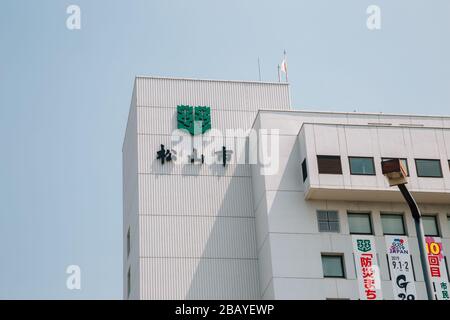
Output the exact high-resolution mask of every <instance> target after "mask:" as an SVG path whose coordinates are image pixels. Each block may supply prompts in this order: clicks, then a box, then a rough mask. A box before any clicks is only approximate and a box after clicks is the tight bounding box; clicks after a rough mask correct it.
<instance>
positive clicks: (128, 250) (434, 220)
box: [123, 77, 450, 299]
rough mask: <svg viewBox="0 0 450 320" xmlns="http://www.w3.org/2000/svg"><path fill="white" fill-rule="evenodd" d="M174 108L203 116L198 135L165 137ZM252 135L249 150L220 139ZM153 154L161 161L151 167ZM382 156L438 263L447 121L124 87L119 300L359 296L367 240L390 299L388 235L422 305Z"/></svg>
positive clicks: (198, 84) (224, 91)
mask: <svg viewBox="0 0 450 320" xmlns="http://www.w3.org/2000/svg"><path fill="white" fill-rule="evenodd" d="M180 105H183V106H193V107H196V106H208V107H210V119H211V129H210V130H207V131H206V132H204V133H203V134H201V132H200V133H199V134H195V135H191V134H189V133H186V132H181V131H180V130H177V127H179V126H180V123H179V121H178V122H177V119H178V118H177V117H179V116H177V106H180ZM188 110H191V109H188ZM179 112H181V111H180V110H179ZM189 112H191V111H189ZM191 115H192V114H191ZM194 118H195V116H194ZM178 120H179V119H178ZM205 123H206V122H203V124H205ZM251 128H252V129H253V131H252V132H256V133H257V137H258V139H257V140H255V139H253V138H254V137H255V136H253V135H252V134H253V133H252V134H250V138H249V136H247V137H245V136H242V137H234V134H233V133H230V132H226V129H243V130H248V129H251ZM222 135H224V137H222ZM230 137H232V138H230ZM211 141H215V143H211ZM217 141H219V143H217ZM255 141H256V143H255ZM191 142H192V144H193V145H191V144H190V143H191ZM161 145H163V146H164V148H165V150H169V151H171V154H172V157H173V159H172V161H167V160H169V159H166V161H165V162H164V163H162V161H161V160H162V159H157V152H158V151H160V150H161V147H162V146H161ZM222 146H224V147H226V150H230V151H232V153H230V154H229V158H228V157H225V158H226V161H225V165H224V164H223V160H224V159H223V157H222V156H221V154H220V151H221V150H222ZM193 148H195V149H196V151H197V154H196V155H195V154H194V153H195V152H194V151H193ZM175 152H176V154H175ZM201 154H204V155H207V154H212V155H213V156H214V157H216V158H217V159H216V160H217V161H216V163H213V164H210V163H209V160H208V159H209V158H205V160H204V163H202V161H201V158H202V157H201ZM255 154H259V156H258V158H257V159H256V161H255V158H254V157H253V156H254V155H255ZM189 156H191V158H189ZM192 157H194V160H193V161H194V163H190V161H189V160H186V159H192ZM163 158H165V156H163ZM385 158H400V159H402V161H403V162H404V163H405V164H407V167H408V171H409V175H410V176H409V183H408V188H409V189H410V190H411V191H412V192H413V194H414V196H415V198H416V200H417V201H418V203H419V205H420V207H421V210H422V213H423V214H424V215H426V218H424V227H425V232H426V234H427V235H429V236H433V237H434V238H432V239H435V241H436V242H437V243H441V245H440V247H439V248H440V249H442V250H443V251H442V252H444V254H445V252H446V251H447V252H448V251H450V226H449V223H450V222H449V215H450V170H449V159H450V117H439V116H413V115H392V114H389V115H386V114H367V113H364V114H363V113H355V112H351V113H337V112H306V111H296V110H293V109H291V106H290V99H289V87H288V85H287V84H285V83H264V82H244V81H215V80H192V79H173V78H155V77H137V78H136V81H135V86H134V90H133V95H132V101H131V108H130V114H129V119H128V125H127V130H126V134H125V141H124V146H123V178H124V184H123V185H124V191H123V192H124V219H123V234H124V264H123V269H124V271H123V273H124V298H125V299H359V298H363V297H362V296H361V293H360V292H359V288H361V287H363V282H362V281H363V278H362V277H359V278H358V277H357V273H358V272H361V270H360V267H361V266H359V265H357V264H355V261H356V260H357V259H358V258H357V259H354V258H355V257H356V256H355V248H354V246H353V244H352V237H353V238H355V234H357V235H358V236H356V237H359V235H360V234H364V235H366V234H368V235H369V238H372V239H373V240H371V241H372V242H373V244H374V245H376V252H373V253H374V257H373V264H374V265H377V266H378V267H379V269H377V270H375V274H376V271H378V270H379V273H378V275H379V279H380V282H378V281H376V284H377V289H376V292H377V298H383V299H394V298H397V299H398V298H399V297H398V295H397V293H398V292H397V293H396V294H395V296H394V289H395V288H394V287H395V281H394V283H393V282H391V279H390V278H391V276H392V272H397V271H395V270H393V269H392V266H390V265H388V257H387V248H386V241H385V235H387V234H394V235H396V237H397V236H398V237H397V238H399V239H400V238H401V239H404V240H405V241H406V240H407V242H408V243H409V252H408V254H407V255H406V256H408V255H410V256H411V258H412V266H409V264H408V265H407V266H406V269H408V270H409V272H410V273H409V277H410V278H409V280H411V281H410V282H412V283H414V284H413V286H415V290H413V291H415V293H416V294H415V293H414V294H413V295H414V296H415V298H416V299H425V298H426V291H425V286H424V282H423V275H422V269H421V265H420V257H419V253H418V246H417V238H416V233H415V229H414V222H413V219H412V217H411V214H410V211H409V209H408V207H407V205H406V204H405V202H404V200H403V198H402V197H401V195H400V192H399V191H398V189H396V188H391V187H389V185H388V183H387V181H386V179H385V177H384V176H383V175H382V173H381V161H382V160H383V159H385ZM185 160H186V161H185ZM363 238H364V236H363ZM402 241H403V240H402ZM433 241H434V240H433ZM439 254H440V253H439ZM440 257H441V256H440ZM442 258H443V259H442V260H441V258H439V267H440V270H439V272H440V273H441V274H440V276H441V278H440V279H441V280H442V281H441V282H439V284H440V283H443V285H442V286H443V287H442V288H437V289H438V290H440V289H442V290H444V291H445V288H444V286H445V284H446V285H448V279H447V276H448V275H447V273H448V272H447V269H448V268H446V267H445V265H446V259H444V256H442ZM433 261H434V260H433ZM432 263H433V262H431V264H432ZM404 267H405V266H404ZM429 267H432V266H431V265H430V266H429ZM408 270H407V271H408ZM366 271H367V270H366ZM360 275H361V274H360ZM412 277H414V279H412ZM378 283H379V284H380V286H378ZM437 284H438V283H436V284H435V285H437ZM409 288H411V284H410V285H409ZM405 290H406V289H405ZM408 290H410V289H408ZM442 290H441V291H442ZM363 291H364V290H363ZM405 292H406V291H405ZM442 292H443V291H442ZM442 292H441V293H440V294H441V295H442ZM409 293H410V292H409ZM409 293H407V294H406V296H405V297H406V298H407V296H408V295H409Z"/></svg>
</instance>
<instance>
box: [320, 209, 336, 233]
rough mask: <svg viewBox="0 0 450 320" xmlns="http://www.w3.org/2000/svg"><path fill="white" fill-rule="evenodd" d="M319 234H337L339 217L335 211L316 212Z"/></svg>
mask: <svg viewBox="0 0 450 320" xmlns="http://www.w3.org/2000/svg"><path fill="white" fill-rule="evenodd" d="M317 221H318V223H319V232H339V230H340V228H339V215H338V212H337V211H327V210H319V211H317Z"/></svg>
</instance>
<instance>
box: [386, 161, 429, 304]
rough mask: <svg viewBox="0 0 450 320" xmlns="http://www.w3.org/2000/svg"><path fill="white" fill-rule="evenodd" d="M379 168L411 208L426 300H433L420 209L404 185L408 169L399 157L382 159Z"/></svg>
mask: <svg viewBox="0 0 450 320" xmlns="http://www.w3.org/2000/svg"><path fill="white" fill-rule="evenodd" d="M381 168H382V170H383V174H384V175H385V176H386V177H387V178H388V180H389V185H390V186H391V187H392V186H397V187H398V188H399V189H400V192H401V193H402V195H403V198H405V200H406V203H407V204H408V206H409V208H410V209H411V214H412V217H413V218H414V224H415V226H416V233H417V242H418V245H419V252H420V262H421V265H422V272H423V279H424V281H425V287H426V289H427V296H428V300H434V295H433V288H432V281H431V272H430V268H429V266H428V254H427V248H426V242H425V235H424V232H423V225H422V215H421V213H420V209H419V206H418V205H417V203H416V200H414V197H413V196H412V194H411V192H409V190H408V188H407V187H406V184H407V183H408V179H407V177H408V171H407V169H406V167H405V166H404V165H403V164H402V162H401V161H400V159H391V160H385V161H382V162H381Z"/></svg>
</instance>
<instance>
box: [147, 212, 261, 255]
mask: <svg viewBox="0 0 450 320" xmlns="http://www.w3.org/2000/svg"><path fill="white" fill-rule="evenodd" d="M139 224H140V234H141V235H142V236H141V245H140V247H141V256H143V257H185V258H200V257H201V258H237V259H240V258H243V259H245V258H253V259H256V241H255V221H254V218H234V217H233V218H232V217H198V216H197V217H192V216H149V215H146V216H142V215H141V216H140V223H139Z"/></svg>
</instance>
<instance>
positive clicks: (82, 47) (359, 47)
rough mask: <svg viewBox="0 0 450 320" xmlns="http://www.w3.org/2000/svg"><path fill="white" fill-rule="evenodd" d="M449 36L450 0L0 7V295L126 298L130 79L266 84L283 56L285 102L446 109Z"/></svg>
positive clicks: (134, 1) (19, 1) (13, 1)
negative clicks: (70, 280)
mask: <svg viewBox="0 0 450 320" xmlns="http://www.w3.org/2000/svg"><path fill="white" fill-rule="evenodd" d="M70 4H77V5H79V6H80V7H81V10H82V29H81V30H79V31H69V30H68V29H66V25H65V22H66V18H67V14H66V8H67V6H68V5H70ZM370 4H376V5H379V6H380V7H381V13H382V29H381V30H379V31H369V30H368V29H367V28H366V17H367V15H366V8H367V7H368V6H369V5H370ZM449 35H450V1H448V0H434V1H429V0H428V1H426V0H423V1H417V0H408V1H407V0H395V1H392V0H389V1H387V0H370V1H366V0H340V1H335V0H329V1H324V0H309V1H299V0H291V1H275V0H272V1H267V0H254V1H244V0H227V1H207V0H201V1H200V0H189V1H182V0H177V1H175V0H168V1H163V0H159V1H157V0H153V1H144V0H127V1H125V0H122V1H118V0H116V1H112V0H108V1H106V0H96V1H87V0H73V1H62V0H53V1H52V0H45V1H44V0H43V1H32V0H29V1H25V0H2V1H1V4H0V150H1V153H0V157H1V158H0V164H1V165H0V298H3V299H5V298H14V299H15V298H69V299H70V298H121V296H122V278H121V275H122V273H121V269H122V181H121V180H122V173H121V147H122V140H123V136H124V130H125V125H126V120H127V114H128V109H129V104H130V96H131V91H132V85H133V79H134V76H135V75H163V76H179V77H194V78H197V77H198V78H217V79H243V80H256V79H257V78H258V68H257V57H258V56H259V57H260V58H261V62H262V76H263V80H276V79H277V72H276V66H277V64H278V63H279V62H280V61H281V59H282V52H283V49H286V50H287V52H288V60H289V77H290V82H291V84H292V86H291V94H292V98H293V106H294V107H295V108H299V109H313V110H340V111H353V110H358V111H370V112H399V113H425V114H450V108H449V106H450V80H449V78H450V62H449V57H450V43H449V40H450V38H449ZM69 264H78V265H80V267H81V269H82V279H81V280H82V290H81V291H69V290H67V289H66V287H65V282H66V276H67V275H66V274H65V268H66V267H67V265H69Z"/></svg>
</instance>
